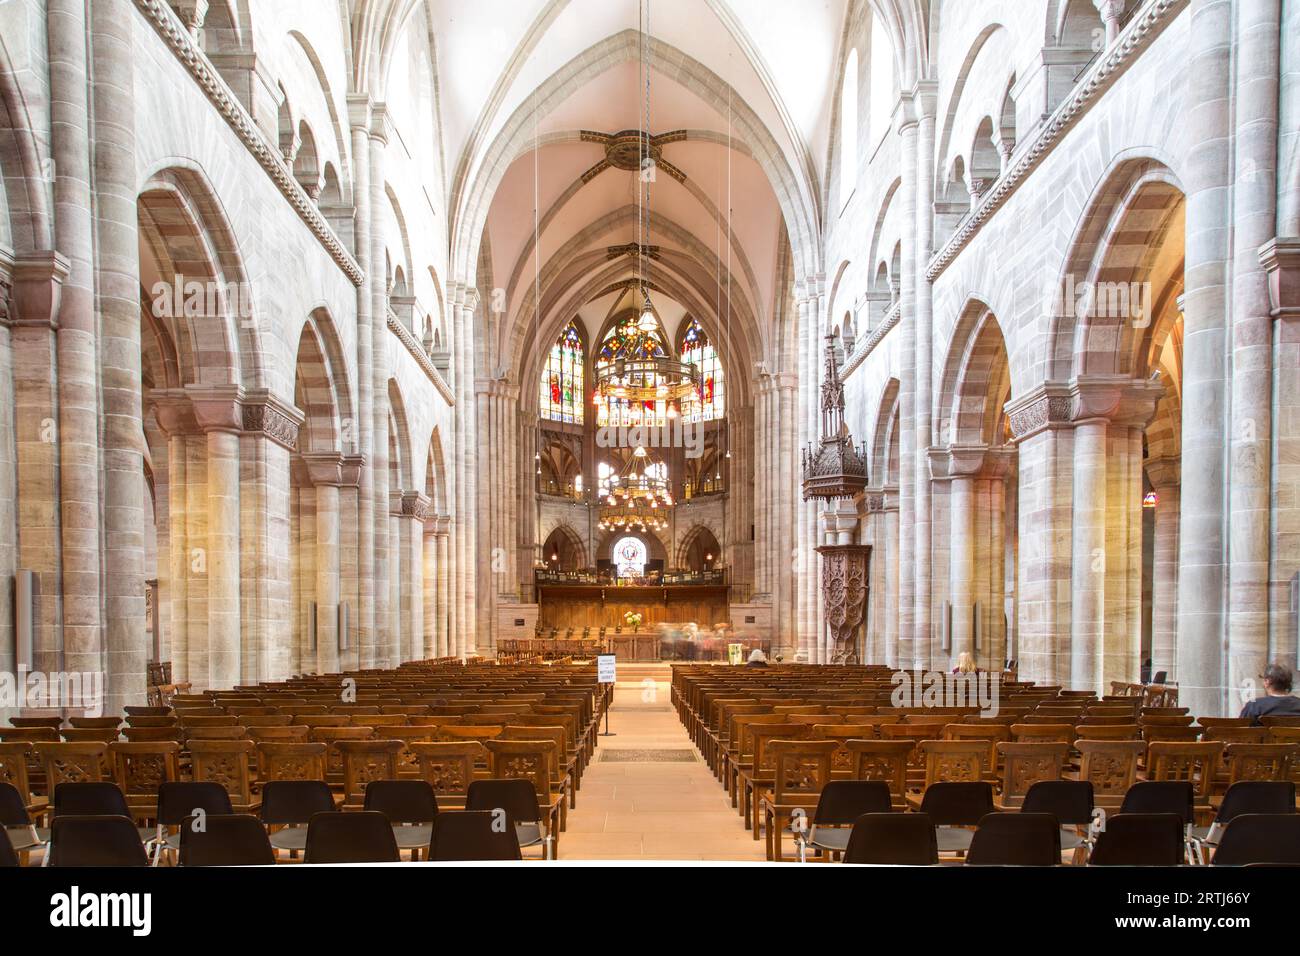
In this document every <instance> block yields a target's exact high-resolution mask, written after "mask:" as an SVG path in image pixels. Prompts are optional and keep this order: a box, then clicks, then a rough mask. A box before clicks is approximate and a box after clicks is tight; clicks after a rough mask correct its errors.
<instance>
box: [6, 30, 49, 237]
mask: <svg viewBox="0 0 1300 956" xmlns="http://www.w3.org/2000/svg"><path fill="white" fill-rule="evenodd" d="M15 77H16V74H15V73H14V71H13V66H12V61H11V60H10V58H9V53H8V51H7V49H6V48H5V45H4V40H3V38H0V207H4V208H6V209H7V210H8V216H7V218H5V219H4V220H3V221H0V244H7V245H10V246H12V247H13V248H14V249H15V250H16V251H18V252H34V251H36V250H38V249H50V248H53V246H54V226H53V223H52V221H51V217H50V209H49V204H48V200H47V198H46V193H45V188H44V181H45V176H44V175H43V172H44V168H45V164H46V163H47V162H51V161H52V160H48V159H46V158H44V157H43V156H42V154H41V149H40V146H39V145H38V143H37V140H36V137H35V135H33V132H32V130H33V127H32V122H31V115H30V112H29V110H28V109H27V102H26V100H25V99H24V97H23V91H22V88H21V87H20V86H19V85H18V84H17V82H16V81H15Z"/></svg>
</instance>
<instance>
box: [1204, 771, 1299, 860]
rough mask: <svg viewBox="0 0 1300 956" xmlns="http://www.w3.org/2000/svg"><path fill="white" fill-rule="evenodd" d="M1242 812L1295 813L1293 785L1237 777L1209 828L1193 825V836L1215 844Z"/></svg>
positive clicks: (1278, 781)
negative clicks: (1238, 778)
mask: <svg viewBox="0 0 1300 956" xmlns="http://www.w3.org/2000/svg"><path fill="white" fill-rule="evenodd" d="M1243 813H1295V784H1294V783H1292V782H1291V781H1290V780H1239V781H1237V782H1236V783H1234V784H1233V785H1232V786H1231V787H1229V788H1228V792H1227V793H1225V794H1224V795H1223V803H1221V804H1219V812H1218V813H1216V814H1215V815H1214V822H1213V823H1212V824H1211V825H1210V826H1208V827H1192V838H1193V839H1194V840H1197V841H1199V842H1200V843H1203V844H1205V845H1207V846H1216V845H1217V844H1218V842H1219V840H1220V838H1221V837H1222V835H1223V829H1224V827H1226V826H1227V825H1228V824H1229V823H1231V822H1232V821H1233V820H1234V819H1235V818H1236V817H1239V816H1241V815H1242V814H1243Z"/></svg>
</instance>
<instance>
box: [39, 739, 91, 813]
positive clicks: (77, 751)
mask: <svg viewBox="0 0 1300 956" xmlns="http://www.w3.org/2000/svg"><path fill="white" fill-rule="evenodd" d="M36 751H37V753H38V754H40V758H41V764H42V765H43V766H44V768H45V786H46V789H47V795H48V796H49V798H50V802H51V803H52V802H53V801H54V788H55V787H57V786H58V785H59V784H61V783H98V782H100V781H103V780H104V779H106V778H107V776H108V772H107V767H108V744H105V743H77V744H68V743H42V744H39V745H37V748H36Z"/></svg>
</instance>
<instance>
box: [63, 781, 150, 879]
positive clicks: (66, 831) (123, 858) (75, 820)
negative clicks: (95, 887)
mask: <svg viewBox="0 0 1300 956" xmlns="http://www.w3.org/2000/svg"><path fill="white" fill-rule="evenodd" d="M60 786H70V784H60ZM46 864H47V865H49V866H148V865H149V855H148V854H147V853H145V851H144V844H143V843H142V842H141V841H140V833H139V831H138V830H137V829H136V827H135V824H134V823H132V822H131V820H130V819H129V818H128V817H124V816H116V815H71V816H70V815H67V814H65V815H63V816H56V817H55V818H54V821H53V825H52V827H51V829H50V849H49V852H48V853H47V854H46Z"/></svg>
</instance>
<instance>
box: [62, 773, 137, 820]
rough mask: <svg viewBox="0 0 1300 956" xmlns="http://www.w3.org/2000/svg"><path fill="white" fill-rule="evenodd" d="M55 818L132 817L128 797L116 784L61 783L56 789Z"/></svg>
mask: <svg viewBox="0 0 1300 956" xmlns="http://www.w3.org/2000/svg"><path fill="white" fill-rule="evenodd" d="M53 810H54V816H56V817H67V816H101V817H102V816H117V817H127V818H128V819H129V818H130V817H131V809H130V808H129V807H128V806H127V805H126V797H125V796H123V795H122V791H121V789H120V788H119V787H118V785H117V784H115V783H108V782H105V781H95V782H87V783H60V784H57V785H55V787H54V806H53Z"/></svg>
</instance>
